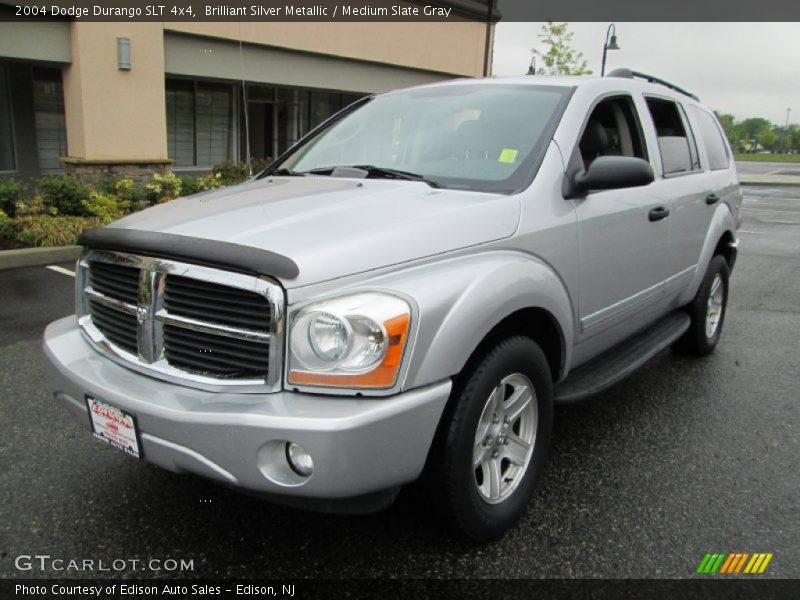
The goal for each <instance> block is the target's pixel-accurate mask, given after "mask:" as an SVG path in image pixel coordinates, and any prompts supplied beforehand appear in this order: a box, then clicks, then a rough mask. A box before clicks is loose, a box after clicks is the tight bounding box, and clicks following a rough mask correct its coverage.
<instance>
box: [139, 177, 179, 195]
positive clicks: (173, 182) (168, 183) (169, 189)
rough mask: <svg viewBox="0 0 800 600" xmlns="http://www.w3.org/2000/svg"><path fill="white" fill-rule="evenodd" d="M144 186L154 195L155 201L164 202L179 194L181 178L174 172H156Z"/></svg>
mask: <svg viewBox="0 0 800 600" xmlns="http://www.w3.org/2000/svg"><path fill="white" fill-rule="evenodd" d="M144 187H145V188H146V189H148V190H150V192H151V193H152V194H153V196H155V198H156V200H155V201H156V202H166V201H168V200H173V199H174V198H178V197H179V196H180V195H181V180H180V179H178V178H177V177H176V176H175V174H174V173H167V174H166V175H159V174H158V173H156V174H154V175H153V179H152V181H151V182H150V183H148V184H147V185H146V186H144Z"/></svg>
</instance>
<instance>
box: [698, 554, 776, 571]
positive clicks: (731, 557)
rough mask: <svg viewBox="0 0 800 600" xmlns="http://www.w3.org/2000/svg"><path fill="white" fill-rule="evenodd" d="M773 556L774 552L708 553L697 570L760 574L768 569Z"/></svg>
mask: <svg viewBox="0 0 800 600" xmlns="http://www.w3.org/2000/svg"><path fill="white" fill-rule="evenodd" d="M772 556H773V553H772V552H769V553H766V552H756V553H753V554H751V553H749V552H731V553H725V552H718V553H713V554H712V553H708V554H706V555H705V556H704V557H703V560H702V561H700V565H699V566H698V567H697V572H698V573H700V574H702V575H714V574H719V575H738V574H740V573H745V574H748V575H760V574H761V573H763V572H764V571H765V570H766V569H767V565H768V564H769V561H771V560H772Z"/></svg>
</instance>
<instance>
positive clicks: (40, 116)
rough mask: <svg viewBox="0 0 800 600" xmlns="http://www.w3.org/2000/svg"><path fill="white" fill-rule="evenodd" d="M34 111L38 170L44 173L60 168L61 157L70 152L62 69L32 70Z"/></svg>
mask: <svg viewBox="0 0 800 600" xmlns="http://www.w3.org/2000/svg"><path fill="white" fill-rule="evenodd" d="M33 110H34V115H35V120H36V141H37V144H38V147H39V169H40V170H41V172H42V173H52V172H54V171H60V170H61V160H60V158H61V157H62V156H66V155H67V125H66V119H65V118H64V86H63V84H62V81H61V70H60V69H43V68H35V69H33Z"/></svg>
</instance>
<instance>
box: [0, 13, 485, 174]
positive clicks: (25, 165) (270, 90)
mask: <svg viewBox="0 0 800 600" xmlns="http://www.w3.org/2000/svg"><path fill="white" fill-rule="evenodd" d="M3 4H6V3H5V1H4V0H3V1H2V2H0V10H5V9H6V8H7V7H5V6H3ZM439 4H452V5H453V6H454V7H455V9H457V10H459V11H460V13H459V14H460V19H459V20H457V21H454V22H447V23H441V22H439V23H436V22H413V23H412V22H370V23H355V22H339V23H321V22H320V23H316V22H315V23H297V22H200V23H198V22H164V23H154V22H138V23H136V22H103V23H97V22H84V21H80V20H76V21H68V20H64V21H47V22H45V21H36V22H21V23H16V22H9V21H7V20H6V21H0V176H4V175H5V176H8V175H11V176H17V177H21V178H26V177H32V176H38V175H41V174H47V173H53V172H59V171H67V172H74V173H76V174H79V175H80V176H82V177H84V178H87V179H94V178H97V177H99V176H102V175H104V174H107V173H110V172H113V173H122V174H125V175H127V176H132V177H134V178H140V177H141V178H144V177H149V176H150V175H151V174H152V173H153V172H164V171H166V170H169V169H172V170H175V171H197V172H199V171H204V170H208V169H209V168H210V167H211V166H212V165H214V164H217V163H220V162H223V161H227V160H230V161H243V160H246V158H247V157H248V155H249V156H250V157H251V158H252V159H254V160H261V161H263V160H269V159H271V158H274V157H276V156H278V155H279V154H280V153H282V152H283V151H285V150H286V149H287V148H288V147H289V146H291V144H293V143H294V142H295V141H297V139H299V138H300V137H301V136H302V135H304V134H305V133H307V132H308V131H309V130H310V129H311V128H313V127H315V126H316V125H318V124H319V123H321V122H322V121H323V120H325V119H326V118H327V117H329V116H330V115H332V114H333V113H335V112H336V111H338V110H339V109H340V108H342V107H344V106H346V105H347V104H349V103H351V102H353V101H354V100H356V99H357V98H359V97H362V96H364V95H367V94H371V93H375V92H381V91H385V90H389V89H395V88H400V87H406V86H409V85H415V84H421V83H426V82H431V81H436V80H441V79H446V78H452V77H474V76H481V75H483V74H485V73H487V72H488V64H490V60H491V58H490V56H489V52H488V48H489V47H490V43H491V35H492V29H493V26H492V24H490V23H489V22H487V20H486V15H485V13H486V10H487V4H488V0H454V1H453V2H440V3H439Z"/></svg>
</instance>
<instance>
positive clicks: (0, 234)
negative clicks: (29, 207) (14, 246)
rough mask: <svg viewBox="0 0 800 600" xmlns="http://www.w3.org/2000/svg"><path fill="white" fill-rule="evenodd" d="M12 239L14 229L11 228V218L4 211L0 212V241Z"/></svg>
mask: <svg viewBox="0 0 800 600" xmlns="http://www.w3.org/2000/svg"><path fill="white" fill-rule="evenodd" d="M13 237H14V229H13V228H12V227H11V217H9V216H8V215H7V214H6V213H5V211H3V210H0V240H10V239H12V238H13Z"/></svg>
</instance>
